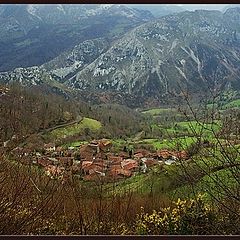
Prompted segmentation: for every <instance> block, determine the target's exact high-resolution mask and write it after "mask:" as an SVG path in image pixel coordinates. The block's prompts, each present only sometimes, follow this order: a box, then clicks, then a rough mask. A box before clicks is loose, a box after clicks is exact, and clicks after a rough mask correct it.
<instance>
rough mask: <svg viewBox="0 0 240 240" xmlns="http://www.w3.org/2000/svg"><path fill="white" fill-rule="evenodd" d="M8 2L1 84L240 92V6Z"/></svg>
mask: <svg viewBox="0 0 240 240" xmlns="http://www.w3.org/2000/svg"><path fill="white" fill-rule="evenodd" d="M11 7H13V9H15V11H13V10H12V9H9V8H10V7H9V6H7V7H5V8H4V7H2V6H1V5H0V29H1V30H2V31H0V32H1V33H0V34H1V43H0V45H2V46H4V47H3V48H0V49H1V50H0V56H3V58H2V57H1V58H0V59H1V62H0V70H1V73H0V81H1V82H4V83H8V82H13V81H18V82H20V83H21V84H23V85H27V86H32V85H40V84H43V83H45V84H48V85H49V86H54V87H56V88H59V89H61V90H63V91H65V90H66V89H68V91H74V92H75V91H77V94H80V95H82V96H84V98H86V99H87V98H88V97H89V96H91V97H92V96H94V97H93V98H94V99H95V100H96V96H101V98H102V94H107V95H108V96H110V95H111V94H110V93H112V94H113V93H114V94H115V96H119V95H120V96H121V99H127V101H131V99H134V101H136V99H137V102H138V103H139V104H140V103H141V104H142V103H143V102H146V101H148V100H149V99H155V100H156V99H157V100H159V101H161V102H164V101H166V99H169V97H171V96H181V95H182V93H183V92H184V91H185V92H190V93H192V94H196V95H197V94H198V95H199V94H200V95H201V94H204V93H206V92H212V91H219V90H220V91H222V90H227V89H233V90H240V77H239V76H240V69H239V66H240V21H239V20H240V8H237V7H236V8H228V9H226V11H225V12H220V11H206V10H196V11H183V12H178V13H172V14H170V15H166V16H163V17H158V18H155V17H154V16H153V14H152V13H150V12H149V11H147V10H139V9H137V8H130V7H128V6H125V5H106V4H103V5H101V4H98V5H77V6H75V5H74V7H73V5H46V6H42V5H41V6H38V5H20V6H19V5H14V6H11ZM4 22H5V24H4ZM10 45H11V46H10ZM13 49H14V51H13ZM80 92H81V93H80ZM85 93H88V94H87V96H88V97H87V96H86V94H85ZM116 94H117V95H116ZM91 97H90V98H91ZM99 98H100V97H98V99H99ZM113 98H114V97H113V96H112V95H111V97H107V99H109V101H113ZM139 99H140V100H139Z"/></svg>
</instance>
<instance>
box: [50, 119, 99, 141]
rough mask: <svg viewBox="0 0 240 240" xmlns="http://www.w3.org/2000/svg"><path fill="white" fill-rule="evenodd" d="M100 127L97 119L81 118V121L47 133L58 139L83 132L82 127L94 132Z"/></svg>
mask: <svg viewBox="0 0 240 240" xmlns="http://www.w3.org/2000/svg"><path fill="white" fill-rule="evenodd" d="M101 127H102V124H101V123H100V122H99V121H97V120H95V119H91V118H83V120H82V121H81V122H79V123H76V124H73V125H71V126H67V127H64V128H59V129H55V130H53V131H52V132H50V133H49V135H50V137H53V138H58V139H59V138H65V137H69V136H73V135H75V134H79V133H83V131H84V129H89V130H90V131H93V132H96V131H98V130H99V129H100V128H101Z"/></svg>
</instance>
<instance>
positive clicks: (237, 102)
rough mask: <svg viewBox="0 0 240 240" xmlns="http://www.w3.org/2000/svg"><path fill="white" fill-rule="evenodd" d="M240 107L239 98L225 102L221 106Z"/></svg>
mask: <svg viewBox="0 0 240 240" xmlns="http://www.w3.org/2000/svg"><path fill="white" fill-rule="evenodd" d="M239 107H240V99H236V100H233V101H231V102H229V103H227V104H225V105H224V106H223V107H222V108H223V109H229V108H239Z"/></svg>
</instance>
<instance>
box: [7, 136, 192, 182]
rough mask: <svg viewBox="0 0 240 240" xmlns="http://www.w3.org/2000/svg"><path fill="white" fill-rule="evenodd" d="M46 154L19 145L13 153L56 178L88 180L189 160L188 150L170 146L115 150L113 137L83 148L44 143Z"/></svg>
mask: <svg viewBox="0 0 240 240" xmlns="http://www.w3.org/2000/svg"><path fill="white" fill-rule="evenodd" d="M43 152H44V154H43V153H40V152H36V151H32V150H30V149H26V148H22V147H16V148H14V149H13V150H12V151H11V156H12V158H13V159H15V160H19V161H20V162H21V163H22V164H35V165H37V166H40V167H42V168H43V169H44V171H45V173H46V174H47V175H48V176H49V177H51V178H52V179H61V180H62V181H63V182H65V181H67V180H69V179H71V178H72V176H73V175H76V176H79V177H80V178H81V179H83V180H85V181H98V180H103V181H106V182H111V181H116V180H120V179H124V178H128V177H131V176H134V175H135V174H137V173H146V172H147V171H148V170H149V169H150V168H151V167H153V166H155V165H164V164H166V165H171V164H174V163H177V162H179V161H180V160H186V159H188V154H187V152H186V151H179V152H177V151H169V150H166V149H162V150H158V151H155V152H150V151H149V150H146V149H135V150H134V152H133V151H132V150H130V151H127V149H126V147H124V149H123V150H122V151H119V152H118V153H113V152H112V143H111V141H110V140H107V139H101V140H93V141H91V142H90V143H88V144H83V145H81V146H80V147H77V148H76V147H68V148H67V149H64V148H63V147H60V146H57V147H56V146H55V144H54V143H48V144H45V145H44V151H43Z"/></svg>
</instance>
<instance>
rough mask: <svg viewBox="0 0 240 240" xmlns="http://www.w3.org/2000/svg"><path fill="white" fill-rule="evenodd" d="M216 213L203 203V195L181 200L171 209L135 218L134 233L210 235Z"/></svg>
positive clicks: (142, 212) (141, 214) (143, 213)
mask: <svg viewBox="0 0 240 240" xmlns="http://www.w3.org/2000/svg"><path fill="white" fill-rule="evenodd" d="M216 217H217V216H216V213H215V212H214V211H213V209H211V208H210V206H209V205H208V204H206V203H205V202H204V201H203V195H200V194H199V195H198V196H197V198H196V199H190V200H181V199H178V200H177V201H176V202H174V203H173V207H168V208H162V209H161V210H160V211H159V212H156V211H155V210H154V211H153V212H152V214H148V213H145V212H144V209H143V208H142V209H141V213H140V214H139V215H138V217H137V221H136V226H135V231H136V233H137V234H139V235H145V234H153V235H166V234H211V233H212V231H213V230H214V227H213V224H214V221H215V220H216Z"/></svg>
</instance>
